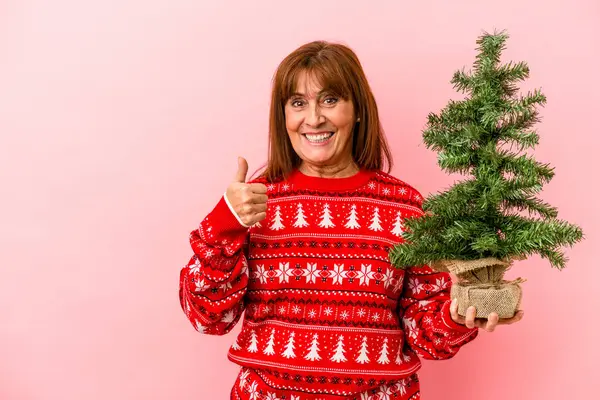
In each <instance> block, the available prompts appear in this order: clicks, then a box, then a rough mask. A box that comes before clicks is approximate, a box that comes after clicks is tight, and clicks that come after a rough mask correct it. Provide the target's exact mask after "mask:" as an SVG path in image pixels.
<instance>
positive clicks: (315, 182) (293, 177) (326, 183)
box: [287, 168, 375, 192]
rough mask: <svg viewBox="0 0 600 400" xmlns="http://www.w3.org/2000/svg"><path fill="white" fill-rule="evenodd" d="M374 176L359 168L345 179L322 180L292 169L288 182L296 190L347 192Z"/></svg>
mask: <svg viewBox="0 0 600 400" xmlns="http://www.w3.org/2000/svg"><path fill="white" fill-rule="evenodd" d="M374 174H375V171H373V170H367V169H363V168H361V169H360V170H359V171H358V172H357V173H356V174H354V175H352V176H348V177H345V178H322V177H319V176H309V175H305V174H303V173H302V172H300V170H298V168H294V170H293V171H292V172H291V174H290V175H289V177H288V179H287V180H288V182H289V183H291V184H293V185H294V187H295V188H297V189H310V190H326V191H335V192H338V191H347V190H353V189H358V188H359V187H361V186H364V185H365V184H366V183H367V182H368V181H369V179H371V177H372V176H373V175H374Z"/></svg>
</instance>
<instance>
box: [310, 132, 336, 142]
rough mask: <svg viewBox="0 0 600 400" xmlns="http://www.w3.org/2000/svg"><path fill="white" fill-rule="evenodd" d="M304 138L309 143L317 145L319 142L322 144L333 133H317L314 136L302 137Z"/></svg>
mask: <svg viewBox="0 0 600 400" xmlns="http://www.w3.org/2000/svg"><path fill="white" fill-rule="evenodd" d="M304 136H306V138H307V139H308V141H309V142H313V143H319V142H324V141H326V140H327V139H329V138H330V137H332V136H333V132H329V133H319V134H316V135H308V134H307V135H304Z"/></svg>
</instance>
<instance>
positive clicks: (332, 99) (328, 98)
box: [323, 97, 338, 105]
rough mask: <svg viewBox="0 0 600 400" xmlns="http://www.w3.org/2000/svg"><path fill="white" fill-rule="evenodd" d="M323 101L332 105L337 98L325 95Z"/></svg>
mask: <svg viewBox="0 0 600 400" xmlns="http://www.w3.org/2000/svg"><path fill="white" fill-rule="evenodd" d="M323 101H324V103H325V104H328V105H332V104H335V103H337V102H338V99H337V98H336V97H327V98H325V100H323Z"/></svg>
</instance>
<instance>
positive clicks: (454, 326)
mask: <svg viewBox="0 0 600 400" xmlns="http://www.w3.org/2000/svg"><path fill="white" fill-rule="evenodd" d="M451 302H452V301H451V300H446V302H445V303H444V304H443V305H442V309H441V310H440V312H441V313H442V322H443V323H444V325H446V327H448V328H450V329H451V330H453V331H457V332H461V333H462V332H464V333H467V332H473V331H477V330H479V328H477V327H475V328H469V327H467V326H466V325H462V324H459V323H457V322H454V320H453V319H452V316H451V315H450V303H451Z"/></svg>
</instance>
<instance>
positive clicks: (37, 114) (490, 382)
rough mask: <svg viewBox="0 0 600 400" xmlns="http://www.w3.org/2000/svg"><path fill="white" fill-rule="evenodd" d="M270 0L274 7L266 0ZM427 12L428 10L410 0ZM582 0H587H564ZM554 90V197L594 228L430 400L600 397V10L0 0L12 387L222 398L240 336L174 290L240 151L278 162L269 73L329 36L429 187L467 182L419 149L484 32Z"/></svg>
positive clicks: (593, 2) (401, 168) (543, 148)
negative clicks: (215, 333)
mask: <svg viewBox="0 0 600 400" xmlns="http://www.w3.org/2000/svg"><path fill="white" fill-rule="evenodd" d="M254 3H257V4H254ZM415 3H417V4H416V5H415ZM568 4H570V5H568ZM494 29H507V30H508V32H509V34H510V35H511V38H510V39H509V42H508V49H507V51H506V52H505V53H504V61H508V60H515V61H526V62H527V63H528V64H529V66H530V67H531V71H532V76H531V78H530V79H529V80H528V81H527V82H525V83H524V84H523V85H522V86H521V87H522V89H523V91H526V90H531V89H533V88H541V89H542V91H543V92H544V93H545V94H546V95H547V97H548V104H547V107H546V108H545V109H543V110H542V116H543V120H542V122H541V123H540V124H538V125H536V127H537V129H538V131H539V133H540V134H541V144H540V145H539V147H538V148H537V151H536V158H537V159H539V160H540V161H544V162H549V163H550V164H551V165H553V166H554V167H556V172H557V174H556V177H555V178H554V179H553V181H552V182H551V183H550V184H549V185H546V186H545V190H544V192H543V196H542V197H543V199H545V200H547V201H548V202H550V203H551V204H553V205H555V206H557V207H558V208H559V210H560V214H559V217H561V218H563V219H566V220H569V221H571V222H575V223H578V224H580V225H581V226H582V227H583V229H584V232H585V233H586V236H587V240H586V241H585V242H583V243H581V244H580V245H578V246H576V247H575V248H574V249H572V250H568V252H567V254H568V255H569V256H570V258H571V261H570V264H569V266H568V268H567V269H566V270H564V271H562V272H559V271H557V270H555V269H551V268H550V265H549V264H548V263H547V262H546V261H544V260H541V259H540V258H539V257H534V258H531V259H529V260H527V261H524V262H521V263H520V264H519V265H518V267H515V269H514V270H513V271H512V272H513V274H512V276H511V277H516V276H522V277H524V278H528V282H527V283H525V284H524V288H525V297H524V304H523V308H524V309H525V311H526V313H525V317H524V319H523V321H522V322H520V323H519V324H517V325H513V326H510V327H500V328H498V329H497V331H496V332H495V333H493V334H488V333H486V332H481V335H480V337H479V338H478V339H477V340H476V341H475V342H474V343H472V344H469V345H468V346H466V347H465V348H463V349H462V350H461V352H460V353H459V354H458V356H457V357H456V358H455V359H453V360H450V361H445V362H425V365H424V368H423V370H422V372H421V380H422V388H423V389H422V391H423V396H424V398H425V399H441V398H444V399H471V398H485V399H488V400H494V399H504V398H507V395H510V398H516V399H566V398H590V397H593V396H595V394H597V393H598V391H599V389H600V386H599V379H598V367H597V362H598V359H599V358H600V351H599V343H598V338H599V337H600V333H599V332H598V330H599V328H600V324H599V323H598V319H597V313H598V308H599V305H600V304H599V301H598V287H599V286H598V282H599V281H600V274H599V273H598V265H597V263H598V261H597V259H598V258H597V257H594V255H593V250H594V247H595V248H596V249H597V246H598V244H599V243H598V233H599V231H600V221H599V218H598V214H599V213H598V209H597V205H596V204H595V203H596V200H597V197H596V196H597V195H598V187H597V183H596V182H597V177H596V175H597V172H598V167H597V165H598V145H599V144H600V143H599V140H598V133H599V130H598V124H597V118H598V107H599V105H600V95H599V93H600V82H599V78H598V63H599V62H600V50H599V49H600V5H599V3H598V1H597V0H588V1H576V0H571V1H541V0H536V1H522V0H510V1H509V0H505V1H502V2H498V1H494V2H491V1H490V2H484V1H451V2H450V1H448V2H446V1H422V2H410V4H409V2H401V1H389V2H378V1H369V2H365V1H362V0H361V1H348V0H345V1H339V2H338V1H322V0H319V1H308V0H304V1H299V2H281V1H261V2H253V1H252V2H250V1H238V2H230V1H210V2H209V1H198V0H189V1H183V0H177V1H175V0H144V1H141V0H118V1H117V0H113V1H80V0H77V1H76V0H54V1H51V2H48V1H40V0H38V1H34V0H19V1H6V0H5V1H3V2H1V3H0V54H1V56H0V135H1V139H0V140H1V141H0V152H1V154H0V178H1V180H0V182H1V188H2V196H1V201H2V207H1V208H0V213H1V214H0V221H1V222H0V232H1V233H0V240H1V245H2V250H1V251H0V304H1V306H0V399H26V400H29V399H35V400H54V399H56V400H58V399H61V400H70V399H73V400H75V399H86V400H98V399H182V400H183V399H226V398H228V393H229V390H230V387H231V385H232V383H233V381H234V379H235V375H236V373H237V367H236V366H235V365H233V364H231V363H229V362H228V361H227V360H226V352H227V349H228V347H229V345H230V344H231V342H232V341H233V339H234V335H235V334H236V333H237V331H238V329H239V325H238V327H237V328H236V330H235V332H234V333H231V334H229V335H227V336H224V337H210V336H201V335H200V334H198V333H196V332H195V331H194V330H193V328H192V326H191V325H190V324H189V323H188V322H187V321H186V319H185V317H184V314H183V313H182V312H181V310H180V308H179V304H178V298H177V286H178V276H179V269H180V268H181V267H182V266H183V265H184V263H186V262H187V260H188V257H189V256H190V254H191V249H190V247H189V243H188V234H189V232H190V231H191V230H192V229H194V228H195V226H196V225H197V223H198V222H199V221H200V220H201V218H203V216H204V215H205V214H206V213H207V212H208V211H209V210H210V209H212V207H213V206H214V204H215V203H216V201H217V200H218V198H219V197H220V195H221V194H222V193H223V191H224V190H225V187H226V186H227V185H228V183H229V182H230V180H231V179H232V178H233V176H234V173H235V170H236V156H238V155H243V156H245V157H246V158H247V159H248V161H249V164H250V168H251V171H253V170H254V169H255V168H257V167H258V166H259V165H260V164H261V163H262V162H263V161H264V160H265V156H266V146H267V142H266V129H267V113H268V105H269V104H268V99H269V90H270V82H271V76H272V74H273V72H274V70H275V67H276V66H277V64H278V63H279V62H280V61H281V59H282V58H283V57H285V55H287V54H288V53H289V52H291V51H292V50H294V49H295V48H296V47H297V46H299V45H300V44H303V43H305V42H307V41H310V40H314V39H329V40H336V41H342V42H344V43H346V44H348V45H350V46H351V47H352V48H353V49H354V50H355V51H356V52H357V53H358V55H359V57H360V59H361V60H362V62H363V65H364V68H365V70H366V73H367V75H368V77H369V79H370V82H371V84H372V87H373V90H374V92H375V95H376V98H377V100H378V104H379V106H380V110H381V118H382V120H383V123H384V126H385V128H386V131H387V134H388V138H389V140H390V142H391V146H392V150H393V153H394V155H395V161H396V167H395V169H394V171H393V174H394V175H396V176H397V177H399V178H400V179H403V180H405V181H407V182H409V183H411V184H413V185H414V186H415V187H417V189H419V190H420V191H422V192H423V194H428V193H431V192H434V191H437V190H441V189H442V188H444V187H445V186H446V185H448V184H450V183H451V182H452V181H453V179H454V178H453V177H449V176H447V175H445V174H444V173H443V172H441V171H440V170H439V168H438V167H437V164H436V154H435V153H433V152H431V151H429V150H427V149H426V148H425V147H424V145H422V144H421V129H422V128H423V126H424V124H425V121H426V115H427V113H429V112H432V111H433V112H437V111H439V109H440V108H441V107H443V106H444V105H445V104H446V103H447V102H448V100H449V99H450V98H455V99H457V98H460V95H459V94H457V93H456V92H454V90H453V89H452V87H451V84H450V83H449V81H450V79H451V77H452V74H453V72H454V71H455V70H457V69H460V68H462V66H467V68H470V66H471V64H472V62H473V60H474V56H475V54H476V52H475V47H476V45H475V40H476V38H477V36H478V35H479V34H480V33H481V32H482V31H483V30H487V31H490V32H491V31H493V30H494Z"/></svg>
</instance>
